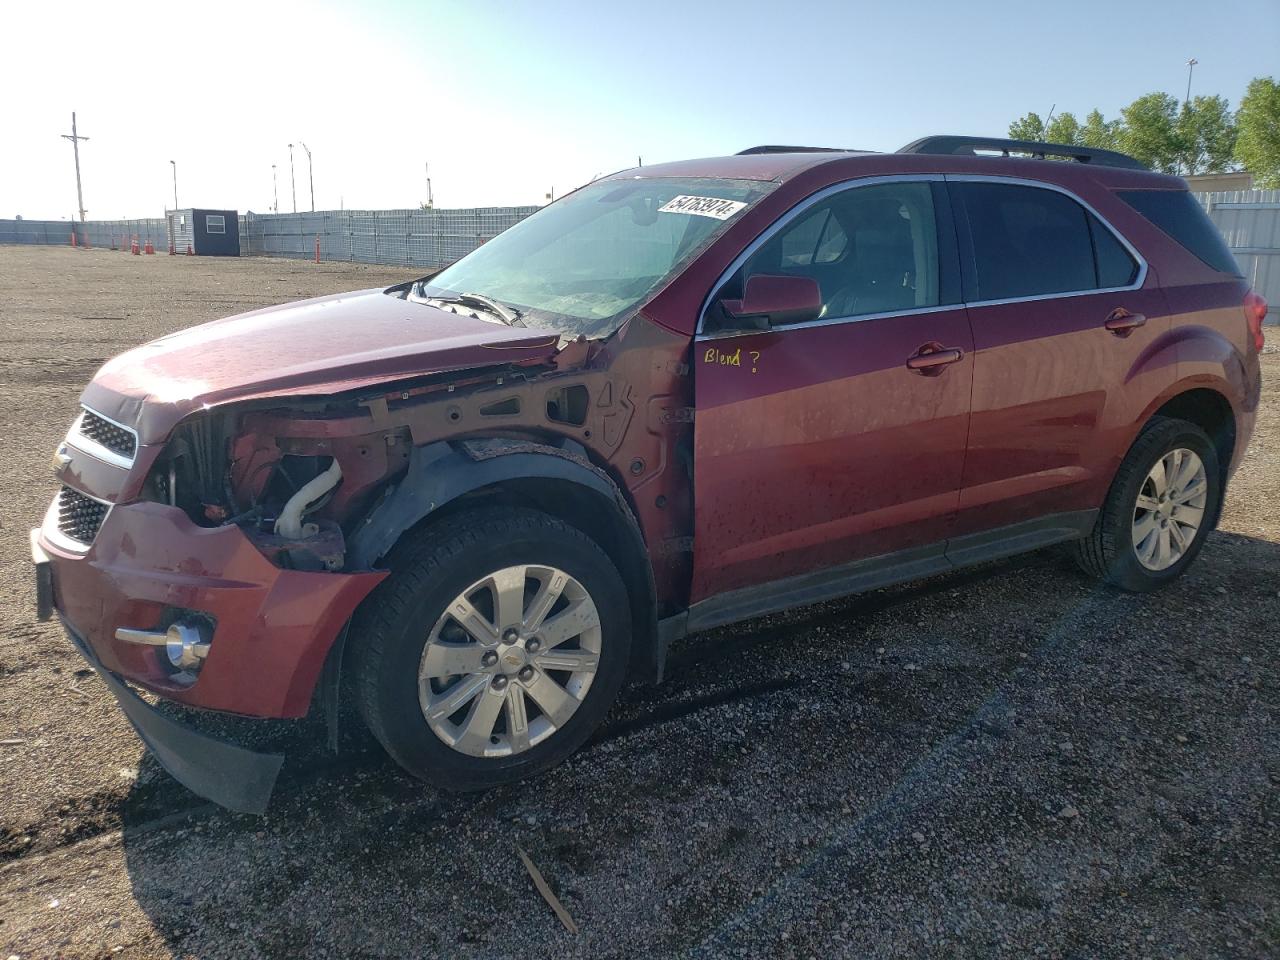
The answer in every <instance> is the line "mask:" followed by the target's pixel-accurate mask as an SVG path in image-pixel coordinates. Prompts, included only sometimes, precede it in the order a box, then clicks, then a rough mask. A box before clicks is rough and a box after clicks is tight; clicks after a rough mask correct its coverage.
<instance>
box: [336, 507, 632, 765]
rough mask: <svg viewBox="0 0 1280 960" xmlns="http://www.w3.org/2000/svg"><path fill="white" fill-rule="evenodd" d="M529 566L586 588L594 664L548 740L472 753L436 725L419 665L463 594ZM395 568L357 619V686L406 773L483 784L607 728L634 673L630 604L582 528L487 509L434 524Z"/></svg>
mask: <svg viewBox="0 0 1280 960" xmlns="http://www.w3.org/2000/svg"><path fill="white" fill-rule="evenodd" d="M522 563H527V564H546V565H549V566H554V567H556V568H558V569H560V570H562V571H564V572H565V573H567V574H569V575H570V576H571V577H573V578H574V579H576V580H577V581H578V582H579V583H580V584H581V585H582V586H583V587H584V588H585V589H586V591H587V592H588V594H589V595H590V597H591V600H592V601H593V602H594V604H595V607H596V610H597V612H598V613H599V617H600V630H601V642H600V653H599V661H598V666H597V669H596V673H595V675H594V677H593V679H592V681H591V684H590V686H589V687H588V688H587V691H586V694H585V695H584V696H583V697H582V698H581V702H580V704H579V705H578V707H577V708H576V711H575V712H574V713H573V714H572V715H571V716H570V717H569V719H568V720H567V721H566V722H565V723H564V725H563V726H561V727H559V728H558V729H556V730H555V732H553V733H552V734H551V735H550V736H548V737H547V739H545V740H543V741H542V742H540V743H536V744H535V745H533V746H531V747H529V748H527V749H525V750H524V751H523V752H520V753H515V754H512V755H510V756H506V757H477V756H470V755H468V754H465V753H461V752H459V751H458V750H455V749H454V748H453V747H451V746H449V745H448V744H447V743H446V742H445V741H444V740H442V739H441V738H440V737H439V736H437V734H436V732H435V731H434V730H433V729H432V728H431V726H430V724H428V722H427V719H426V717H425V716H424V713H423V709H422V706H421V705H420V703H419V699H418V666H419V662H420V660H421V657H422V654H423V650H424V648H425V646H426V643H427V639H428V635H429V633H430V631H431V630H432V628H433V626H434V625H435V624H436V622H437V621H438V620H439V618H440V617H442V616H443V615H444V613H445V610H446V607H447V606H448V605H449V604H451V603H452V602H453V601H454V599H455V598H457V597H458V596H459V595H461V594H462V592H463V591H464V590H466V589H467V587H468V586H469V585H471V584H474V583H476V582H477V581H478V580H480V579H481V578H483V577H485V576H487V575H488V574H490V573H493V572H495V571H497V570H501V569H503V568H504V567H508V566H512V565H515V564H522ZM391 569H392V573H391V576H390V577H388V578H387V579H386V580H385V581H384V582H383V583H381V584H379V586H378V589H377V590H376V591H374V593H373V594H372V595H371V596H370V597H369V599H368V600H366V601H365V603H364V604H362V606H361V609H360V611H359V612H358V613H357V616H356V618H355V621H354V623H353V630H352V637H351V641H352V645H353V650H352V661H353V674H354V684H353V686H354V688H355V691H356V697H357V703H358V706H359V709H360V713H361V715H362V717H363V718H364V721H365V723H366V724H367V725H368V727H369V729H370V730H371V731H372V732H373V735H374V736H375V737H376V738H377V739H378V741H379V742H380V743H381V744H382V746H383V747H384V748H385V749H386V751H387V753H389V754H390V755H391V757H392V758H393V759H394V760H395V761H396V762H397V763H398V764H400V766H401V767H403V768H404V769H405V770H406V771H408V772H409V773H411V774H412V775H414V776H415V777H419V778H420V779H422V780H426V781H427V782H429V783H431V784H433V785H435V786H437V787H441V788H444V789H450V790H482V789H486V788H489V787H493V786H497V785H499V784H503V783H509V782H511V781H515V780H520V779H523V778H525V777H529V776H532V775H534V774H537V773H540V772H542V771H543V770H546V769H548V768H549V767H552V766H554V765H556V764H557V763H559V762H561V761H562V760H564V759H565V758H567V757H568V756H569V755H570V754H572V753H573V752H574V751H575V750H577V749H578V747H580V746H581V745H582V744H583V742H584V741H585V740H586V739H587V738H588V737H589V736H590V735H591V733H592V731H593V730H595V728H596V727H597V726H599V724H600V722H601V721H602V720H603V719H604V717H605V714H606V713H607V712H608V710H609V707H610V706H611V705H612V704H613V701H614V699H615V698H616V697H617V694H618V690H619V689H620V688H621V686H622V682H623V679H624V678H625V675H626V669H627V664H628V662H629V658H630V649H631V613H630V606H629V604H628V601H627V592H626V588H625V587H624V585H623V582H622V578H621V577H620V576H619V575H618V572H617V570H616V568H615V567H614V565H613V563H612V562H611V561H610V559H609V557H608V556H607V555H606V554H605V552H604V551H603V550H601V549H600V547H599V546H598V545H597V544H596V543H595V542H594V541H593V540H591V539H590V538H589V537H588V536H586V534H584V533H582V532H581V531H580V530H578V529H576V528H574V527H572V526H570V525H569V524H567V523H564V522H563V521H561V520H558V519H556V518H554V517H551V516H549V515H547V514H544V513H540V512H538V511H536V510H529V509H525V508H519V507H489V508H481V509H477V510H474V511H469V512H466V513H462V514H458V515H457V516H454V517H452V518H449V519H447V520H444V521H442V522H441V523H439V524H437V525H436V526H434V527H431V528H429V529H428V530H427V531H426V532H425V533H424V534H423V535H421V536H419V537H417V538H416V539H415V541H414V542H412V543H411V544H410V545H409V546H408V547H407V548H405V549H402V550H399V551H398V552H397V555H394V556H393V558H392V563H391ZM513 682H514V681H513Z"/></svg>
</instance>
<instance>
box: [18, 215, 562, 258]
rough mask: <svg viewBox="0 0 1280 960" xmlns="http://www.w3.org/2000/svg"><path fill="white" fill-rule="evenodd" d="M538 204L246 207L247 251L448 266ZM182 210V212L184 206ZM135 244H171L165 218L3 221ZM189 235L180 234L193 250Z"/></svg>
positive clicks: (22, 228) (29, 235)
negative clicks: (302, 209)
mask: <svg viewBox="0 0 1280 960" xmlns="http://www.w3.org/2000/svg"><path fill="white" fill-rule="evenodd" d="M536 210H538V207H473V208H467V209H460V210H338V211H333V210H330V211H325V212H317V213H281V214H255V213H249V214H244V215H243V216H241V217H240V255H241V256H245V257H292V258H296V259H308V260H309V259H311V258H313V257H314V256H315V255H316V242H317V241H319V244H320V259H321V260H354V261H358V262H361V263H386V264H396V265H400V266H411V267H442V266H444V265H446V264H449V263H452V262H453V261H455V260H457V259H459V258H460V257H464V256H466V255H467V254H468V253H470V252H471V251H472V250H474V249H475V248H476V247H478V246H480V245H481V244H482V243H484V242H485V241H487V240H492V239H493V238H494V237H496V236H497V235H498V234H500V233H501V232H502V231H503V230H506V229H507V228H508V227H510V226H513V225H515V224H517V223H519V222H520V221H521V220H523V219H524V218H525V217H527V216H529V214H531V213H533V212H535V211H536ZM180 212H181V211H180ZM73 228H74V230H75V233H76V242H77V243H78V244H80V245H86V242H87V245H88V246H91V247H110V246H112V245H113V244H114V245H116V246H118V247H125V248H127V247H128V246H129V243H130V241H131V240H132V239H133V238H134V237H137V238H138V243H139V244H142V245H145V244H146V243H147V241H148V240H149V241H151V243H152V244H153V245H154V246H155V248H156V249H157V250H160V249H168V245H169V224H168V221H167V220H166V219H165V218H164V217H156V218H153V219H143V220H90V221H87V222H84V223H74V224H73V223H71V222H70V221H66V220H0V243H23V244H27V243H35V244H63V245H70V243H71V231H72V229H73ZM185 237H186V234H185V233H184V234H183V235H182V237H179V238H178V240H179V241H180V242H179V243H178V246H179V248H180V249H179V252H182V251H183V250H185V244H186V240H185V239H184V238H185Z"/></svg>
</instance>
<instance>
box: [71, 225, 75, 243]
mask: <svg viewBox="0 0 1280 960" xmlns="http://www.w3.org/2000/svg"><path fill="white" fill-rule="evenodd" d="M71 245H72V246H73V247H74V246H76V228H75V227H72V228H71Z"/></svg>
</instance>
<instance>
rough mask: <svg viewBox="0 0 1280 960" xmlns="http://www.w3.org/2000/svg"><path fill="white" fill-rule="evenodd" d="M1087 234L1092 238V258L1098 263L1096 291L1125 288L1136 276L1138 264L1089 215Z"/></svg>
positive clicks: (1093, 217) (1114, 237)
mask: <svg viewBox="0 0 1280 960" xmlns="http://www.w3.org/2000/svg"><path fill="white" fill-rule="evenodd" d="M1089 234H1090V235H1091V236H1092V237H1093V256H1094V259H1095V260H1097V263H1098V289H1100V290H1107V289H1110V288H1111V287H1127V286H1128V285H1129V284H1131V283H1133V281H1134V279H1135V278H1136V277H1137V276H1138V264H1137V261H1135V260H1134V259H1133V256H1132V255H1131V254H1130V253H1129V251H1128V250H1126V249H1125V248H1124V245H1123V244H1121V243H1120V241H1119V240H1117V239H1116V235H1115V234H1114V233H1112V232H1111V231H1110V230H1108V229H1107V228H1106V227H1104V226H1103V225H1102V224H1101V223H1099V222H1098V218H1097V217H1095V216H1093V215H1092V214H1089Z"/></svg>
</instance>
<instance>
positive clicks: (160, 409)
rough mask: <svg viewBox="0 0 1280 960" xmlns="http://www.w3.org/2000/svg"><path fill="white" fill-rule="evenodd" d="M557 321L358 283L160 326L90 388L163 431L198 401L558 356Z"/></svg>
mask: <svg viewBox="0 0 1280 960" xmlns="http://www.w3.org/2000/svg"><path fill="white" fill-rule="evenodd" d="M558 342H559V337H558V335H557V334H556V333H555V332H553V331H548V330H536V329H528V328H523V327H507V326H503V325H501V324H498V323H491V322H488V321H485V320H477V319H475V318H473V317H466V316H461V315H458V314H455V313H450V312H449V311H447V310H440V309H438V308H436V307H431V306H428V305H426V304H422V303H414V302H411V301H406V300H401V299H399V298H398V297H394V296H388V295H386V294H385V293H383V291H382V290H380V289H375V290H359V291H356V292H354V293H342V294H337V295H336V296H329V297H319V298H316V299H314V300H303V301H300V302H298V303H289V304H283V305H281V306H277V307H267V308H266V309H263V310H254V311H252V312H251V313H243V314H240V315H238V316H234V317H228V318H227V319H225V320H215V321H214V322H212V323H206V324H203V325H201V326H198V327H192V328H190V329H188V330H182V331H180V332H178V333H173V334H170V335H169V336H166V337H161V338H160V339H159V340H153V341H152V342H151V343H148V344H144V345H143V346H141V347H137V348H135V349H133V350H130V351H128V352H127V353H122V354H120V356H118V357H116V358H114V359H112V360H110V361H108V362H107V363H106V364H104V365H103V367H102V368H101V369H100V370H99V371H98V373H97V375H96V376H95V377H94V379H93V382H92V383H90V384H89V386H88V387H87V388H86V389H85V391H84V394H83V396H82V400H83V402H84V404H85V405H86V406H88V407H91V408H93V409H94V410H97V411H98V412H99V413H101V414H103V415H104V416H107V417H110V418H112V419H114V420H117V421H119V422H121V423H126V424H132V425H134V426H135V427H136V428H137V430H138V434H139V440H140V441H141V442H142V443H144V444H146V443H155V442H159V441H161V440H163V439H165V438H166V437H167V436H168V434H169V432H170V431H171V430H172V429H173V427H174V426H175V425H176V424H177V423H178V421H180V420H181V419H182V418H183V417H185V416H187V415H188V414H189V413H191V412H193V411H195V410H198V409H204V408H208V407H213V406H217V405H219V404H223V403H228V402H231V401H238V400H248V399H258V398H264V397H273V396H298V395H317V394H331V393H338V392H341V391H344V390H352V389H357V388H360V387H364V386H370V385H372V384H376V383H380V382H387V381H394V380H400V379H404V378H406V377H414V376H421V375H423V374H429V373H440V372H444V371H449V370H465V369H471V368H477V367H486V366H492V365H495V364H507V363H521V362H527V361H531V360H534V361H536V360H539V359H544V358H548V357H550V356H552V355H553V354H554V353H555V352H556V349H557V346H558Z"/></svg>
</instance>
